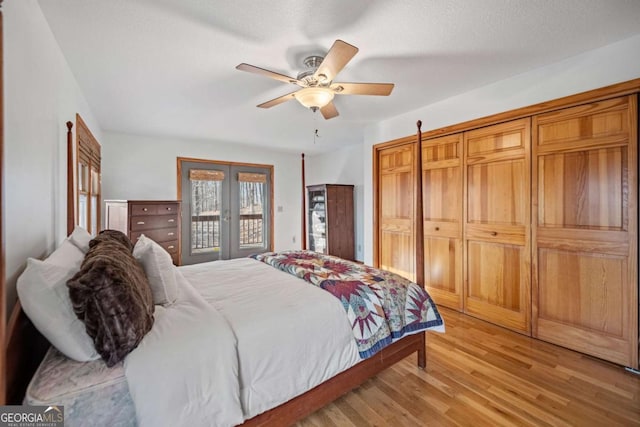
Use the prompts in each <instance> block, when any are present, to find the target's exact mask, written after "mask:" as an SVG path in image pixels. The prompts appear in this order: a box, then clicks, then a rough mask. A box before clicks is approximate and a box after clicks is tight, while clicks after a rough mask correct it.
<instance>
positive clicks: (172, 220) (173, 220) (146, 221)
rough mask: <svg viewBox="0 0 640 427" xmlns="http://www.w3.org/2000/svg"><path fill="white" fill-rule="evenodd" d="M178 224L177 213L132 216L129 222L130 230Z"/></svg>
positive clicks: (167, 226) (175, 225)
mask: <svg viewBox="0 0 640 427" xmlns="http://www.w3.org/2000/svg"><path fill="white" fill-rule="evenodd" d="M177 226H178V215H159V216H132V217H131V221H130V223H129V227H131V231H139V230H150V229H154V228H169V227H177Z"/></svg>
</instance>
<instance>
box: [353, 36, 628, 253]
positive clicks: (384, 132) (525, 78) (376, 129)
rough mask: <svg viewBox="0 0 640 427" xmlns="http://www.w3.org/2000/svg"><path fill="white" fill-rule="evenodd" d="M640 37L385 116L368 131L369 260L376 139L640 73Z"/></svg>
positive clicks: (365, 164) (366, 236)
mask: <svg viewBox="0 0 640 427" xmlns="http://www.w3.org/2000/svg"><path fill="white" fill-rule="evenodd" d="M638 52H640V36H635V37H632V38H629V39H627V40H623V41H620V42H618V43H614V44H611V45H608V46H605V47H602V48H599V49H595V50H592V51H589V52H586V53H583V54H581V55H578V56H574V57H572V58H568V59H566V60H564V61H561V62H558V63H555V64H551V65H548V66H545V67H542V68H538V69H535V70H532V71H529V72H526V73H523V74H519V75H517V76H514V77H511V78H508V79H505V80H501V81H499V82H496V83H493V84H490V85H487V86H484V87H481V88H478V89H475V90H472V91H469V92H466V93H463V94H461V95H457V96H454V97H451V98H448V99H445V100H443V101H440V102H437V103H435V104H431V105H427V106H425V107H422V108H420V109H417V110H414V111H411V112H409V113H406V114H402V115H400V116H397V117H393V118H391V119H388V120H384V121H382V122H380V123H377V124H376V125H373V126H370V127H369V128H367V129H366V130H365V136H364V148H363V168H364V206H365V215H364V225H363V230H364V261H365V263H372V262H373V188H372V179H373V178H372V149H371V147H372V146H373V145H375V144H378V143H381V142H385V141H389V140H392V139H397V138H400V137H404V136H408V135H412V134H414V133H415V132H416V121H417V120H422V131H423V132H425V131H429V130H432V129H438V128H441V127H444V126H447V125H451V124H456V123H462V122H464V121H467V120H472V119H475V118H480V117H485V116H489V115H492V114H496V113H500V112H504V111H509V110H513V109H516V108H520V107H525V106H528V105H533V104H537V103H539V102H543V101H548V100H553V99H556V98H562V97H564V96H568V95H572V94H576V93H580V92H585V91H588V90H591V89H597V88H600V87H604V86H608V85H611V84H614V83H620V82H624V81H628V80H633V79H635V78H639V77H640V55H639V54H638Z"/></svg>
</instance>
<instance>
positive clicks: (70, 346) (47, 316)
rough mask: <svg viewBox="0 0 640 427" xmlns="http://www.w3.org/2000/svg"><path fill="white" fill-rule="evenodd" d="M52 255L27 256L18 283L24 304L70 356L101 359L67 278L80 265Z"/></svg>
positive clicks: (82, 359) (42, 329)
mask: <svg viewBox="0 0 640 427" xmlns="http://www.w3.org/2000/svg"><path fill="white" fill-rule="evenodd" d="M65 242H66V240H65ZM69 244H70V243H69ZM63 245H64V242H63ZM63 245H61V247H62V246H63ZM72 246H73V245H72ZM59 249H60V248H59ZM59 249H58V250H59ZM58 250H56V252H58ZM76 250H78V249H77V248H76ZM78 252H80V251H79V250H78ZM54 253H55V252H54ZM50 258H51V257H49V259H47V261H46V262H45V261H40V260H37V259H33V258H29V259H28V260H27V268H26V270H25V271H24V272H23V273H22V275H20V277H19V278H18V283H17V285H16V287H17V290H18V296H19V297H20V303H21V304H22V308H23V310H24V312H25V313H26V314H27V316H29V319H31V321H32V322H33V324H34V325H35V326H36V328H38V330H39V331H40V333H41V334H42V335H44V336H45V338H47V339H48V340H49V342H50V343H51V344H52V345H53V346H54V347H55V348H57V349H58V350H60V352H62V353H64V354H65V355H66V356H67V357H69V358H71V359H74V360H77V361H79V362H87V361H89V360H95V359H98V358H100V355H99V354H98V353H97V352H96V350H95V347H94V345H93V340H92V339H91V338H90V337H89V335H88V334H87V331H86V329H85V326H84V323H82V321H81V320H80V319H78V317H77V316H76V314H75V313H74V311H73V307H72V304H71V299H70V298H69V290H68V288H67V280H69V279H70V278H71V277H72V276H73V275H74V274H75V273H76V272H77V271H78V268H73V267H69V266H64V265H58V264H55V263H52V262H49V261H50Z"/></svg>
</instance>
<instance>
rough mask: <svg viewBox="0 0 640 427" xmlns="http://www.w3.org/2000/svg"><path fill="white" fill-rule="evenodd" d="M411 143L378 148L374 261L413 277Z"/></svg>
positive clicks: (412, 170)
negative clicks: (376, 247) (376, 250)
mask: <svg viewBox="0 0 640 427" xmlns="http://www.w3.org/2000/svg"><path fill="white" fill-rule="evenodd" d="M415 145H416V144H405V145H401V146H398V147H391V148H387V149H383V150H380V151H379V152H378V169H379V170H378V206H379V207H378V209H379V218H380V220H379V221H380V222H379V228H378V265H379V267H380V268H382V269H385V270H389V271H392V272H394V273H397V274H399V275H401V276H403V277H406V278H408V279H410V280H415V242H416V239H415V226H414V221H415V191H414V189H415V185H416V175H415V165H414V161H415Z"/></svg>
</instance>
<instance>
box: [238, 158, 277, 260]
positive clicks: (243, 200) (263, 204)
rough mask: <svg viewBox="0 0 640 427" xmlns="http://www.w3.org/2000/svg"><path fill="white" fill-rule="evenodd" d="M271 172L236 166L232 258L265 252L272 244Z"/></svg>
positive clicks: (264, 169) (257, 168)
mask: <svg viewBox="0 0 640 427" xmlns="http://www.w3.org/2000/svg"><path fill="white" fill-rule="evenodd" d="M270 173H271V172H270V170H268V169H266V168H259V167H250V166H232V167H231V175H232V177H231V178H232V180H233V185H232V191H231V208H232V209H231V230H230V231H231V236H230V237H231V242H230V245H231V254H230V256H231V258H240V257H243V256H249V255H251V254H255V253H260V252H265V251H266V250H267V248H269V247H270V245H269V236H268V233H267V231H268V229H269V221H270V218H269V213H270V207H269V200H270V188H269V184H270V182H271V176H270Z"/></svg>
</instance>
